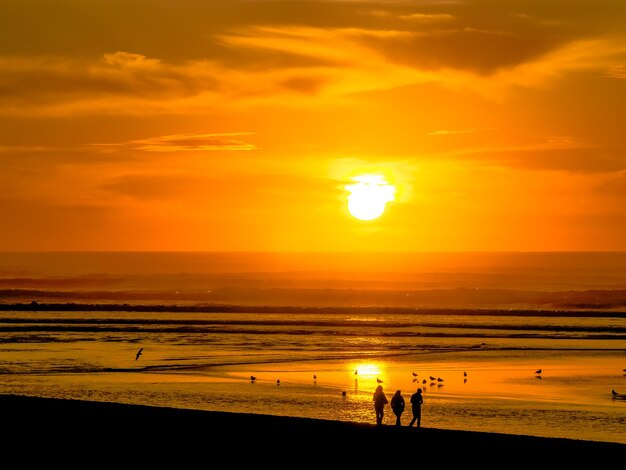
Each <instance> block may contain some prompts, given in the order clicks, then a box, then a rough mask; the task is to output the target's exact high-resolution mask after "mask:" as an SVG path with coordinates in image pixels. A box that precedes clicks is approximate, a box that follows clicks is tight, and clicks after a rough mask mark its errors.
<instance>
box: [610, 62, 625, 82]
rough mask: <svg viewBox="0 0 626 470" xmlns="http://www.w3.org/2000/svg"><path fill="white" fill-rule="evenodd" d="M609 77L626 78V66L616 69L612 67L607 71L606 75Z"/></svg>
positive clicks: (618, 66)
mask: <svg viewBox="0 0 626 470" xmlns="http://www.w3.org/2000/svg"><path fill="white" fill-rule="evenodd" d="M605 75H606V76H607V77H611V78H622V79H624V78H626V65H616V66H615V67H611V68H609V69H608V70H607V71H606V74H605Z"/></svg>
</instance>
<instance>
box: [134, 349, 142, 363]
mask: <svg viewBox="0 0 626 470" xmlns="http://www.w3.org/2000/svg"><path fill="white" fill-rule="evenodd" d="M142 351H143V348H141V349H140V350H139V351H137V354H135V361H136V360H137V359H139V356H141V353H142Z"/></svg>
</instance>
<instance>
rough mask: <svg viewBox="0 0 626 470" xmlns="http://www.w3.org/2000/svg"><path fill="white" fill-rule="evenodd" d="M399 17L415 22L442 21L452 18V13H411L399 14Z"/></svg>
mask: <svg viewBox="0 0 626 470" xmlns="http://www.w3.org/2000/svg"><path fill="white" fill-rule="evenodd" d="M400 19H403V20H406V21H413V22H416V23H439V22H442V21H452V20H454V15H449V14H447V13H434V14H432V13H431V14H427V13H411V14H408V15H400Z"/></svg>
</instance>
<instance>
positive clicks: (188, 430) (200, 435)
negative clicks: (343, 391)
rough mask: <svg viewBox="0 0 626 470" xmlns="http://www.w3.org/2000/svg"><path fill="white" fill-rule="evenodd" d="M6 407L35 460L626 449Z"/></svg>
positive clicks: (24, 400)
mask: <svg viewBox="0 0 626 470" xmlns="http://www.w3.org/2000/svg"><path fill="white" fill-rule="evenodd" d="M407 411H408V413H405V417H406V418H408V417H409V416H410V410H407ZM0 413H1V416H2V428H3V430H4V433H3V434H5V438H4V444H5V446H4V447H5V449H6V451H5V452H4V453H5V454H8V455H10V454H12V453H15V454H16V455H19V456H21V457H22V458H26V459H28V461H29V462H34V461H37V460H39V459H41V461H45V462H46V463H53V462H58V463H81V462H82V463H85V464H88V463H94V462H93V459H96V460H97V461H98V462H104V461H105V460H111V461H117V460H119V459H122V460H120V462H122V461H131V460H132V461H133V462H143V463H155V464H157V463H163V462H165V461H179V462H182V461H183V460H184V461H187V462H198V461H202V460H203V459H207V460H208V461H214V460H215V459H218V458H219V459H221V458H223V457H226V458H228V459H234V460H233V463H234V462H238V463H239V464H243V465H248V464H249V465H251V466H257V464H259V462H263V464H264V465H265V464H267V463H269V464H272V465H275V466H279V467H281V466H285V467H292V468H293V467H295V466H300V465H302V464H304V463H306V462H308V463H311V464H313V465H314V466H318V464H322V463H324V462H325V463H332V462H334V461H341V462H352V463H357V462H362V463H372V462H374V461H376V462H389V463H402V464H404V463H406V464H412V465H419V466H422V465H436V464H445V463H450V462H460V463H465V464H467V465H472V466H473V465H475V464H478V465H481V466H483V467H484V466H493V467H497V466H501V465H503V464H507V463H508V464H510V463H512V462H515V463H518V462H522V461H523V462H536V463H541V462H543V463H545V462H547V461H550V462H559V463H563V462H572V463H576V462H578V463H580V460H579V459H583V458H585V459H589V458H592V459H593V460H594V462H595V464H596V465H597V464H599V463H601V462H607V463H608V462H610V461H611V459H614V458H620V459H621V458H623V457H624V456H626V445H624V444H614V443H605V442H594V441H582V440H571V439H556V438H540V437H531V436H519V435H509V434H495V433H481V432H471V431H451V430H442V429H435V428H422V429H419V430H418V429H415V428H412V429H409V428H407V427H402V428H396V427H394V426H382V427H380V428H376V426H374V425H371V424H362V423H348V422H341V421H330V420H317V419H307V418H293V417H279V416H268V415H255V414H243V413H225V412H210V411H200V410H190V409H175V408H159V407H150V406H141V405H127V404H117V403H103V402H90V401H77V400H61V399H48V398H35V397H24V396H16V395H0ZM294 457H297V458H298V462H299V463H298V464H296V461H294V460H293V458H294ZM85 459H87V460H85ZM319 459H324V461H320V460H319ZM329 459H334V460H329ZM213 463H216V462H213ZM289 463H291V464H292V465H289ZM211 466H213V465H211ZM237 466H239V465H237Z"/></svg>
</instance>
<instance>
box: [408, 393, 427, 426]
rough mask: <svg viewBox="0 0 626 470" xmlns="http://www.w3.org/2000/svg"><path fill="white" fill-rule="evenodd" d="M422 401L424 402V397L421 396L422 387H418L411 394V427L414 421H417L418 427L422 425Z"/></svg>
mask: <svg viewBox="0 0 626 470" xmlns="http://www.w3.org/2000/svg"><path fill="white" fill-rule="evenodd" d="M422 403H424V398H423V397H422V389H421V388H418V389H417V392H415V393H414V394H413V395H411V405H412V407H413V419H412V420H411V423H410V424H409V427H412V426H413V423H414V422H415V421H417V427H418V428H419V427H420V426H421V425H422Z"/></svg>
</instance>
